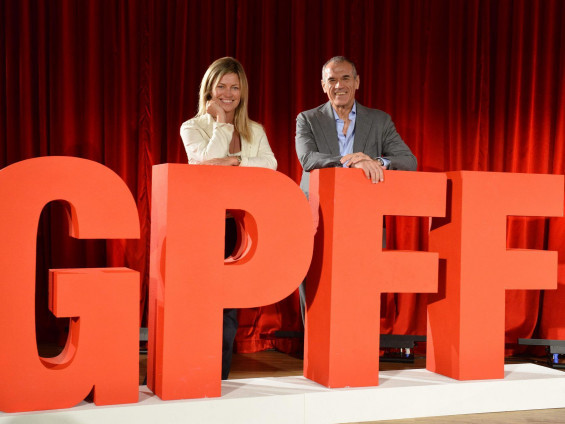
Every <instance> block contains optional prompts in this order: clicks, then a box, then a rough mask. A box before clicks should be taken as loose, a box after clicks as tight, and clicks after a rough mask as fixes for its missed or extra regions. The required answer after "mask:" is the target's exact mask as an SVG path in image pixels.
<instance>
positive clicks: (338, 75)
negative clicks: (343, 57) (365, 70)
mask: <svg viewBox="0 0 565 424" xmlns="http://www.w3.org/2000/svg"><path fill="white" fill-rule="evenodd" d="M322 88H323V89H324V93H326V94H327V95H328V99H330V103H331V104H332V106H333V107H334V109H338V108H345V109H351V108H352V107H353V103H354V102H355V91H356V90H357V89H358V88H359V76H357V77H354V76H353V66H351V63H348V62H330V63H329V64H328V65H327V66H326V68H325V69H324V79H323V80H322Z"/></svg>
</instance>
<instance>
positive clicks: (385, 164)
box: [375, 156, 390, 169]
mask: <svg viewBox="0 0 565 424" xmlns="http://www.w3.org/2000/svg"><path fill="white" fill-rule="evenodd" d="M375 160H376V161H377V162H379V163H380V164H381V166H382V167H383V168H384V169H388V166H389V165H390V160H389V159H386V158H383V157H381V156H378V157H376V158H375Z"/></svg>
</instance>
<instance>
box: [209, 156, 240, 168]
mask: <svg viewBox="0 0 565 424" xmlns="http://www.w3.org/2000/svg"><path fill="white" fill-rule="evenodd" d="M199 165H220V166H239V160H237V157H235V156H227V157H225V158H214V159H208V160H205V161H202V162H200V163H199Z"/></svg>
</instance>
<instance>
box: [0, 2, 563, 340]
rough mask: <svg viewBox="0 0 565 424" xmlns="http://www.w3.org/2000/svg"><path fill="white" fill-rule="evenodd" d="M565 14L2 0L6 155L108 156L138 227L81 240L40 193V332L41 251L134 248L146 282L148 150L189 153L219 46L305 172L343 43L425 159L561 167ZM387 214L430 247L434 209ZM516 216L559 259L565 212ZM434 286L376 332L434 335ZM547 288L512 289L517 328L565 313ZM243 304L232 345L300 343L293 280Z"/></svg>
mask: <svg viewBox="0 0 565 424" xmlns="http://www.w3.org/2000/svg"><path fill="white" fill-rule="evenodd" d="M564 17H565V2H563V1H561V0H543V1H542V0H539V1H536V0H521V1H518V0H516V1H510V0H500V1H495V0H468V1H462V0H419V1H418V0H413V1H412V0H411V1H408V0H379V1H375V0H367V1H362V0H354V1H351V2H342V1H337V0H293V1H291V0H287V1H276V0H207V1H204V2H201V1H172V0H170V1H163V0H131V1H94V0H91V1H86V0H85V1H75V0H69V1H63V0H58V1H57V0H50V1H37V0H36V1H33V0H21V1H20V0H0V139H1V148H0V166H2V167H4V166H7V165H9V164H11V163H14V162H17V161H20V160H23V159H27V158H31V157H36V156H43V155H70V156H77V157H83V158H88V159H92V160H95V161H98V162H100V163H103V164H105V165H106V166H108V167H110V168H111V169H113V170H114V171H115V172H117V173H118V174H119V175H120V176H121V177H122V178H123V179H124V180H125V182H126V183H127V184H128V186H129V187H130V189H131V191H132V193H133V194H134V196H135V198H136V200H137V205H138V208H139V215H140V220H141V225H142V238H141V240H140V241H128V242H107V243H103V242H83V241H82V242H78V241H75V240H72V239H70V238H69V237H67V236H66V235H65V234H64V233H65V229H64V226H65V225H66V224H64V221H63V219H62V213H61V210H62V207H61V206H60V205H57V204H54V205H53V206H52V207H49V208H46V209H45V211H44V216H43V217H42V220H41V223H40V229H39V235H38V272H37V273H38V287H37V299H38V306H37V310H38V312H37V315H38V324H37V325H38V328H39V330H40V331H39V334H40V336H41V335H42V334H47V333H49V331H47V330H48V329H49V328H51V327H52V326H53V318H52V317H50V315H49V313H48V312H47V309H46V300H45V293H44V292H45V284H44V279H45V278H46V277H45V276H46V275H47V272H46V268H47V267H53V268H55V267H68V266H104V265H106V264H107V265H112V266H116V265H126V266H129V267H131V268H133V269H136V270H138V271H140V272H141V273H142V275H144V276H145V278H144V280H143V285H144V287H145V288H146V285H147V271H148V266H147V264H148V242H149V231H150V222H149V221H150V219H149V218H150V216H149V211H150V205H149V200H150V187H151V166H152V165H154V164H158V163H165V162H185V161H186V156H185V153H184V149H183V147H182V144H181V141H180V137H179V127H180V125H181V123H182V122H183V121H185V120H186V119H188V118H190V117H192V116H193V115H194V114H195V112H196V104H197V92H198V85H199V83H200V80H201V78H202V75H203V73H204V71H205V69H206V68H207V66H208V65H209V64H210V63H211V62H212V61H213V60H215V59H216V58H218V57H222V56H226V55H230V56H234V57H236V58H238V59H239V60H240V61H241V62H242V63H243V65H244V67H245V69H246V71H247V74H248V78H249V84H250V115H251V117H252V118H253V119H255V120H257V121H259V122H261V123H262V124H263V125H264V126H265V129H266V132H267V135H268V137H269V140H270V143H271V146H272V148H273V151H274V152H275V155H276V157H277V159H278V162H279V171H281V172H283V173H285V174H287V175H289V176H290V177H291V178H293V179H294V180H295V181H298V180H299V177H300V171H301V170H300V165H299V163H298V161H297V159H296V153H295V149H294V129H295V117H296V115H297V114H298V113H299V112H300V111H303V110H305V109H310V108H312V107H315V106H317V105H319V104H321V103H322V102H324V101H325V100H326V99H325V98H324V94H323V92H322V90H321V87H320V74H321V65H322V64H323V63H324V62H325V61H326V60H327V59H328V58H329V57H331V56H334V55H337V54H344V55H346V56H348V57H350V58H351V59H352V60H353V61H355V62H356V64H357V69H358V72H359V75H360V78H361V87H360V90H359V92H358V100H359V101H360V102H361V103H362V104H364V105H366V106H369V107H375V108H379V109H382V110H385V111H387V112H388V113H389V114H391V115H392V117H393V120H394V121H395V123H396V125H397V128H398V131H399V133H400V134H401V135H402V137H403V138H404V140H405V141H406V143H407V144H408V145H409V146H410V147H411V148H412V150H413V152H414V153H415V155H416V156H417V158H418V161H419V169H420V170H422V171H449V170H463V169H465V170H479V171H507V172H535V173H556V174H563V173H565V164H564V160H563V158H564V155H565V151H564V148H565V29H564V28H565V25H564V24H565V22H564ZM485 207H486V205H485ZM389 221H390V222H389V227H388V228H389V231H388V238H389V240H388V242H389V246H390V247H394V248H403V249H423V248H425V247H426V244H427V228H428V222H427V220H417V219H406V218H405V219H402V220H400V219H398V220H389ZM508 228H509V231H508V246H509V247H523V248H537V249H544V248H548V246H549V247H550V248H552V249H557V250H560V262H561V263H565V237H564V236H565V221H564V219H553V220H548V219H525V218H520V219H512V220H510V221H509V227H508ZM265 283H266V284H268V282H265ZM144 293H145V291H144ZM546 295H547V294H546ZM426 300H427V298H426V296H425V295H407V294H404V295H395V294H390V295H386V296H385V301H384V302H383V310H382V326H383V332H394V333H399V334H402V333H418V334H424V332H425V306H426ZM543 300H544V295H543V293H540V292H536V291H527V292H526V291H510V292H508V293H507V314H506V316H507V323H506V327H507V341H508V342H514V341H515V340H516V338H517V337H529V336H532V335H540V334H541V335H545V336H547V335H551V331H549V332H548V330H547V328H545V327H544V326H546V324H544V323H545V322H553V323H555V322H559V320H561V321H562V322H564V327H565V308H561V307H557V306H555V303H552V304H551V305H552V306H551V310H550V309H549V308H550V307H549V306H548V307H547V308H546V309H545V310H544V308H543ZM144 303H145V298H144V299H142V304H141V306H142V310H143V307H144ZM542 315H544V316H545V319H544V320H542V319H541V317H542ZM240 319H241V328H240V331H239V333H238V337H237V346H238V349H239V350H240V351H254V350H259V349H262V348H268V347H272V346H273V345H277V343H278V345H277V347H279V348H281V349H283V350H292V349H295V348H296V346H295V344H293V343H292V342H290V343H289V342H288V341H287V342H276V341H273V340H270V339H269V337H265V336H266V335H269V334H271V333H272V332H273V331H274V330H277V329H283V330H300V328H301V324H300V320H299V313H298V306H297V298H296V296H291V297H290V298H289V299H286V300H285V301H283V302H280V303H278V304H276V305H272V306H268V307H262V308H257V309H253V310H245V311H243V312H242V313H241V317H240ZM542 321H543V322H542ZM58 325H59V326H60V325H61V324H60V323H59V324H58ZM536 326H537V329H536ZM546 327H547V326H546Z"/></svg>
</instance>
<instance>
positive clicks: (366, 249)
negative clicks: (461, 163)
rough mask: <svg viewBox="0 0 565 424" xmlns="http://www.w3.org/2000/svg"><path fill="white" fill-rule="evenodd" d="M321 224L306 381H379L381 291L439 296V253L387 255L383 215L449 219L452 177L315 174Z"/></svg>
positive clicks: (310, 290) (311, 277) (311, 279)
mask: <svg viewBox="0 0 565 424" xmlns="http://www.w3.org/2000/svg"><path fill="white" fill-rule="evenodd" d="M310 183H311V184H310V200H311V202H314V203H315V202H317V201H318V195H319V204H320V224H319V228H318V233H317V234H316V241H315V248H314V252H315V253H314V258H313V260H312V267H311V268H310V272H309V274H308V279H307V284H306V301H307V307H308V313H307V315H306V326H307V329H306V342H305V355H304V359H305V365H304V367H305V368H304V375H305V377H307V378H309V379H311V380H314V381H316V382H318V383H320V384H323V385H325V386H327V387H346V386H350V387H364V386H376V385H378V382H379V338H380V299H381V293H386V292H394V293H404V292H410V293H412V292H435V291H436V288H437V269H438V255H437V253H429V252H401V251H387V252H383V251H382V228H383V216H384V215H409V216H444V212H445V191H446V177H445V174H439V173H437V174H435V173H433V174H432V173H415V172H403V171H394V172H386V175H385V181H384V182H383V183H378V184H371V183H370V182H369V181H368V180H367V179H366V178H365V176H364V174H363V172H361V171H360V170H359V171H357V170H351V169H343V168H331V169H322V170H319V171H313V172H312V173H311V176H310Z"/></svg>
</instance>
